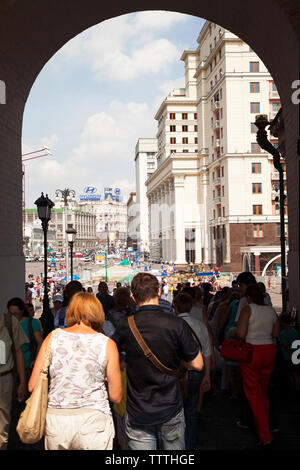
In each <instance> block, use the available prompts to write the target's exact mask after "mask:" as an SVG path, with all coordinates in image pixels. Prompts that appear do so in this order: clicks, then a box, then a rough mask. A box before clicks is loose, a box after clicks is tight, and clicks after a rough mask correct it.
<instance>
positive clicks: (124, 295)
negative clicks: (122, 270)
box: [114, 287, 131, 310]
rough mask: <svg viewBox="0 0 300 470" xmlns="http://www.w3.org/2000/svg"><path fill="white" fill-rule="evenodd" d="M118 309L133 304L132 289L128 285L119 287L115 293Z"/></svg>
mask: <svg viewBox="0 0 300 470" xmlns="http://www.w3.org/2000/svg"><path fill="white" fill-rule="evenodd" d="M114 301H115V308H116V309H120V310H122V309H124V308H126V307H129V306H130V305H131V297H130V289H128V287H119V288H118V289H117V290H116V291H115V293H114Z"/></svg>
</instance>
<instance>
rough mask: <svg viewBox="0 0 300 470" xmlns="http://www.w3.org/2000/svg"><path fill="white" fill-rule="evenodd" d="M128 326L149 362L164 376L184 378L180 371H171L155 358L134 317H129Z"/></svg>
mask: <svg viewBox="0 0 300 470" xmlns="http://www.w3.org/2000/svg"><path fill="white" fill-rule="evenodd" d="M128 325H129V328H130V330H131V332H132V334H133V336H134V337H135V339H136V341H137V342H138V344H139V346H140V348H141V349H142V351H143V353H144V355H145V356H146V358H147V359H149V361H151V362H152V364H153V365H154V366H155V367H156V368H157V369H159V370H160V372H162V373H163V374H168V375H172V376H174V377H182V371H179V370H174V369H169V368H168V367H166V366H164V365H163V364H162V363H161V362H160V360H159V359H158V358H157V357H156V356H155V354H154V353H153V352H152V351H151V349H150V348H149V346H148V345H147V343H146V342H145V340H144V338H143V337H142V335H141V334H140V332H139V330H138V329H137V326H136V324H135V321H134V316H133V315H131V316H130V317H128Z"/></svg>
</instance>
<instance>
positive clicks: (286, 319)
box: [279, 313, 292, 329]
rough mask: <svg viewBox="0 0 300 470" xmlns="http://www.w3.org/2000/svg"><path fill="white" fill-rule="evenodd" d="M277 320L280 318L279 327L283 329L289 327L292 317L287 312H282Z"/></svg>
mask: <svg viewBox="0 0 300 470" xmlns="http://www.w3.org/2000/svg"><path fill="white" fill-rule="evenodd" d="M279 320H280V326H281V328H283V329H286V328H290V326H291V324H292V319H291V316H290V315H289V314H288V313H284V314H283V315H280V317H279Z"/></svg>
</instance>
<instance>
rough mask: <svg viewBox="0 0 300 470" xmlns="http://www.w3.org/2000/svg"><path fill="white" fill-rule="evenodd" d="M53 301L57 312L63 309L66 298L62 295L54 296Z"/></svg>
mask: <svg viewBox="0 0 300 470" xmlns="http://www.w3.org/2000/svg"><path fill="white" fill-rule="evenodd" d="M52 301H53V307H54V311H55V312H57V311H58V310H59V309H60V308H61V307H62V305H63V301H64V298H63V296H62V295H60V294H55V295H54V296H53V299H52Z"/></svg>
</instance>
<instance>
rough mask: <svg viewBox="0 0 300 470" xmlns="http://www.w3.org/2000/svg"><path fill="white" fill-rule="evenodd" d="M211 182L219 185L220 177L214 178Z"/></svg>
mask: <svg viewBox="0 0 300 470" xmlns="http://www.w3.org/2000/svg"><path fill="white" fill-rule="evenodd" d="M213 184H214V185H215V186H219V185H220V184H221V178H215V179H214V180H213Z"/></svg>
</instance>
